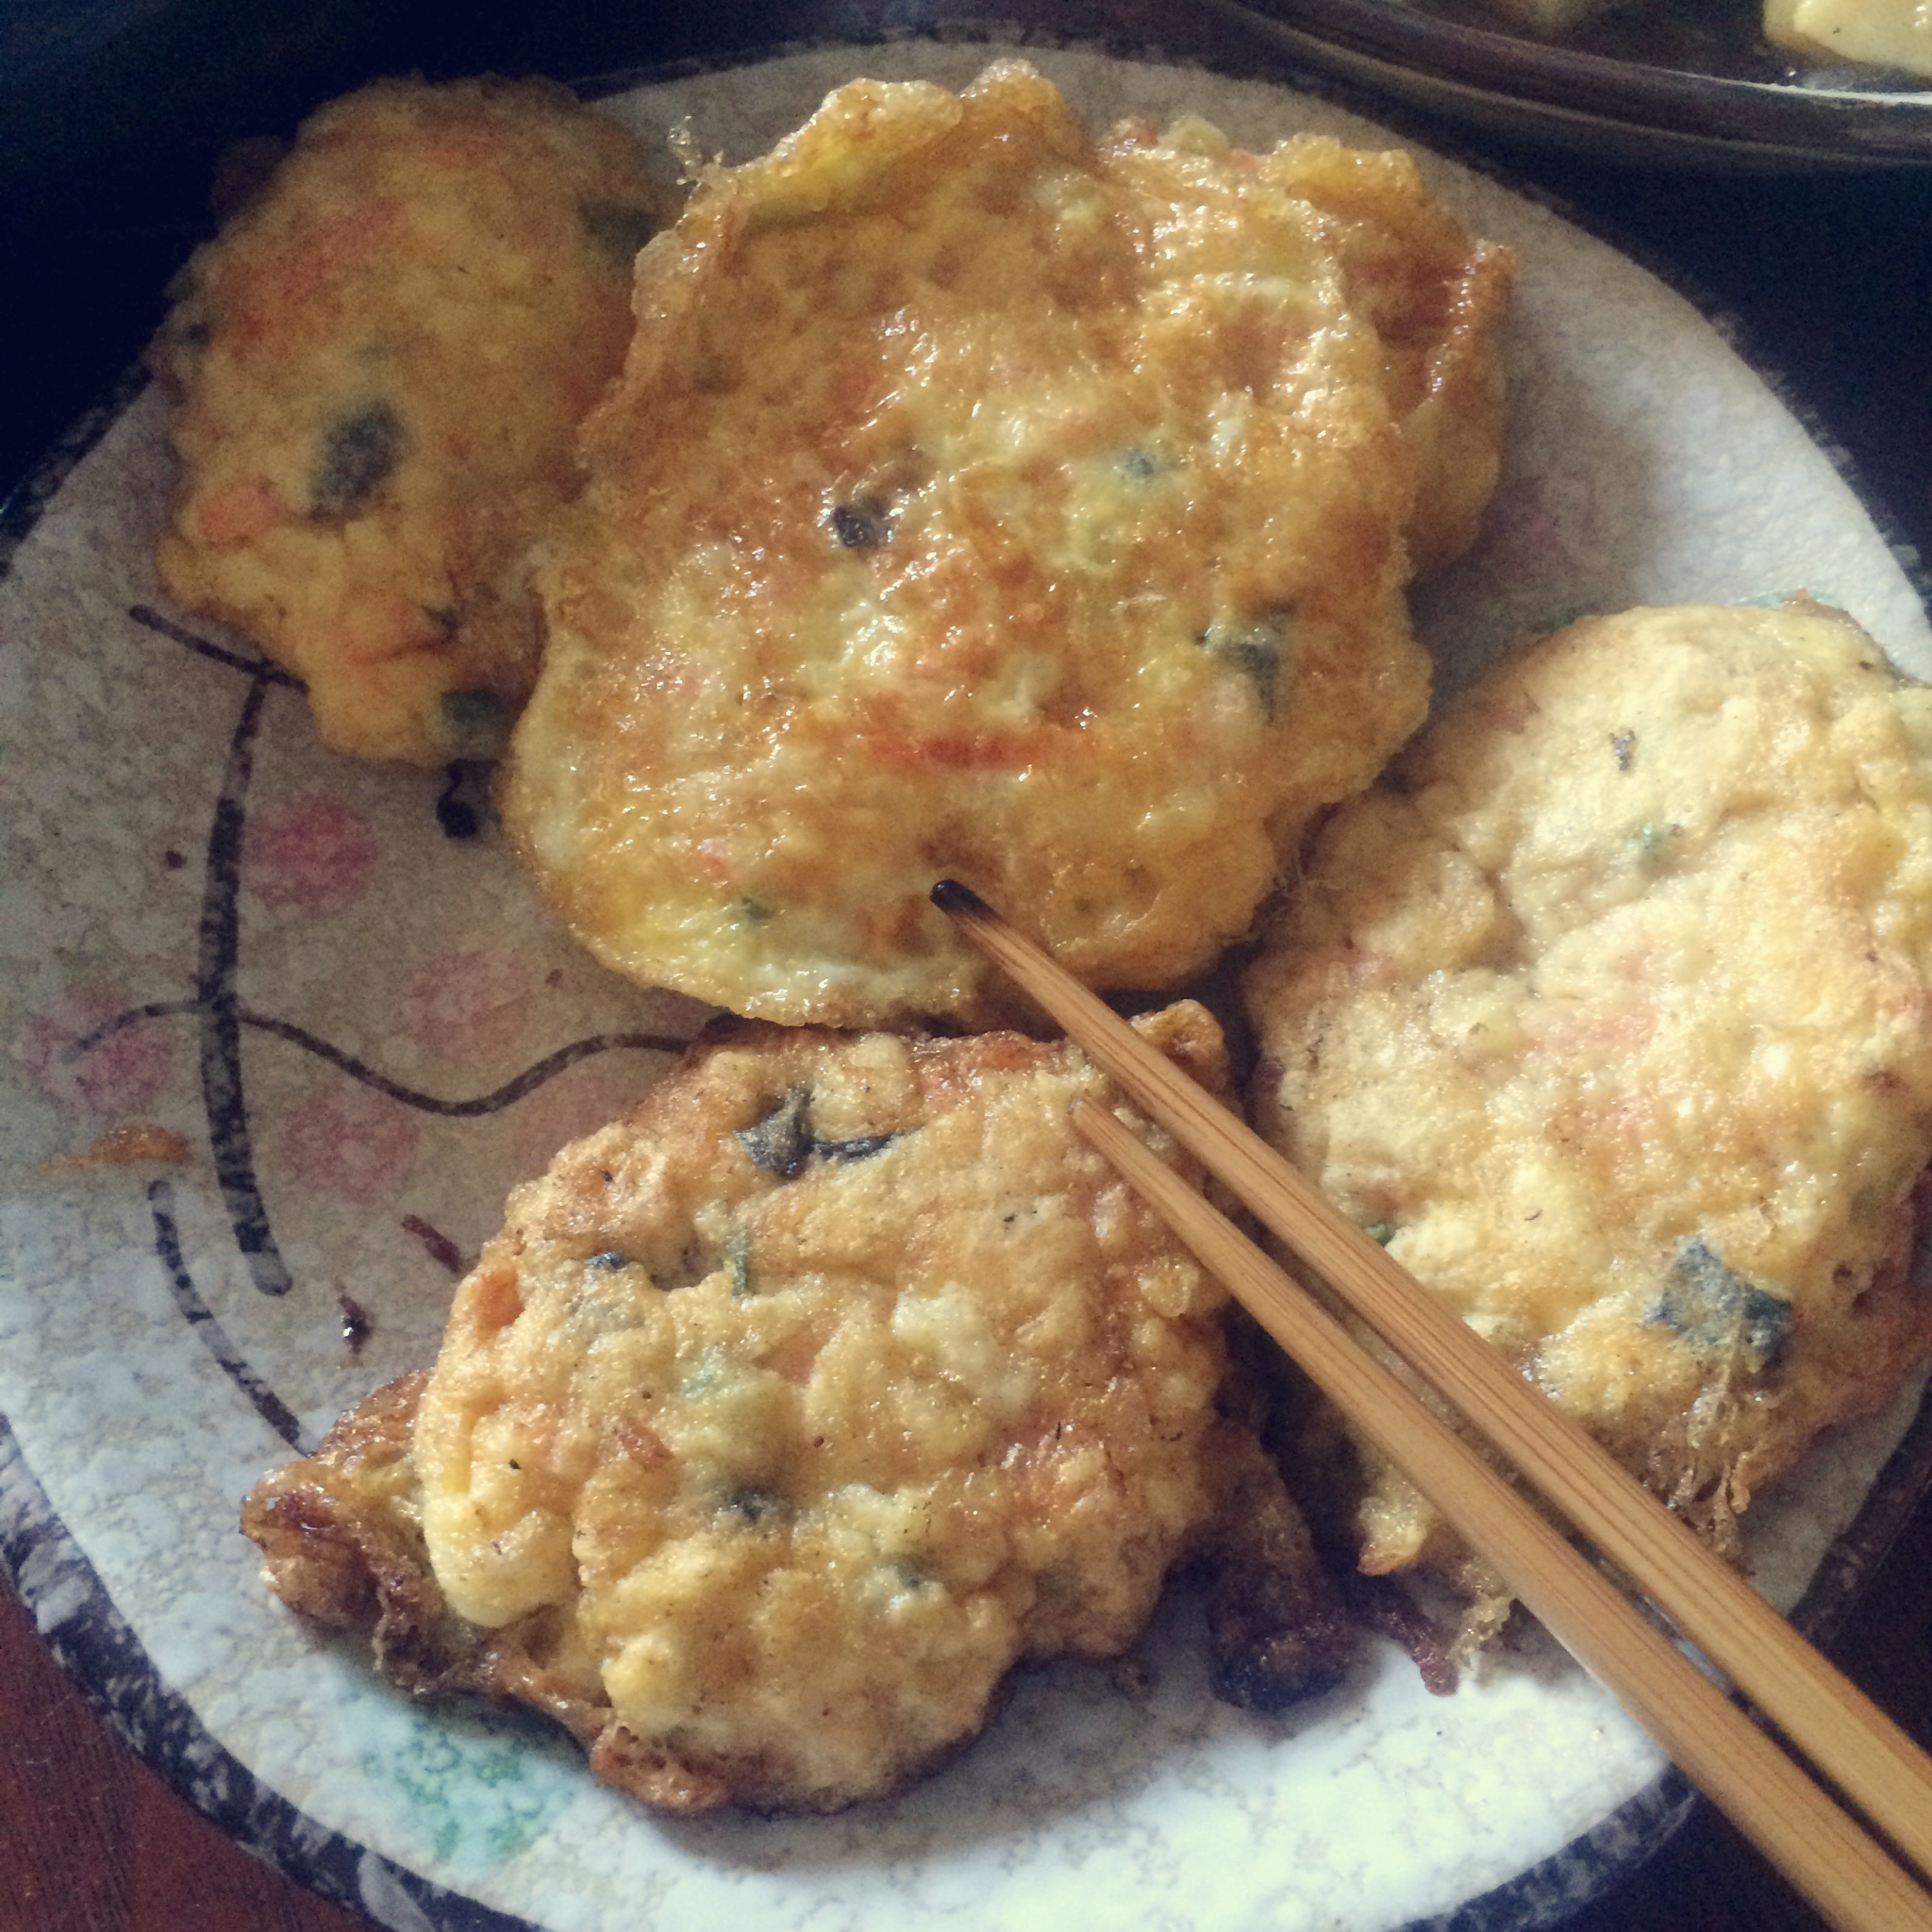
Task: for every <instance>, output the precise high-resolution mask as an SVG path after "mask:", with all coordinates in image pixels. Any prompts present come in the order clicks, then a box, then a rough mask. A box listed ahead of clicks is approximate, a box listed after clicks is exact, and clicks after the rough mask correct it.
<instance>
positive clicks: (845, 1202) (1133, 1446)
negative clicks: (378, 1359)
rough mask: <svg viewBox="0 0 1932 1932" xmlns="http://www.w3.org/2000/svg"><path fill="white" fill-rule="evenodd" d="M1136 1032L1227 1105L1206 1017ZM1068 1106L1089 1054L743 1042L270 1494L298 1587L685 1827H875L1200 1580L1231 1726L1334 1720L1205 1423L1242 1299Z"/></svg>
mask: <svg viewBox="0 0 1932 1932" xmlns="http://www.w3.org/2000/svg"><path fill="white" fill-rule="evenodd" d="M1142 1024H1143V1025H1144V1026H1145V1028H1146V1030H1147V1031H1148V1033H1149V1034H1150V1036H1151V1037H1152V1038H1153V1039H1154V1040H1155V1041H1156V1042H1157V1043H1158V1044H1159V1045H1161V1046H1162V1047H1163V1048H1164V1049H1165V1050H1167V1051H1168V1052H1169V1053H1171V1054H1172V1055H1173V1056H1174V1058H1177V1059H1178V1060H1179V1061H1180V1062H1181V1064H1183V1065H1184V1066H1187V1067H1188V1068H1190V1070H1191V1071H1193V1072H1195V1073H1197V1074H1198V1075H1199V1076H1200V1077H1202V1078H1203V1079H1204V1080H1206V1081H1208V1082H1209V1083H1210V1084H1213V1085H1216V1086H1220V1087H1224V1084H1225V1072H1224V1064H1223V1058H1222V1048H1221V1040H1220V1035H1219V1032H1218V1030H1217V1029H1216V1028H1215V1026H1214V1024H1213V1023H1212V1021H1211V1020H1209V1019H1208V1016H1207V1015H1206V1013H1205V1012H1203V1011H1202V1009H1200V1008H1197V1007H1192V1006H1190V1005H1183V1006H1179V1007H1174V1008H1169V1009H1168V1010H1167V1011H1166V1012H1165V1013H1163V1014H1160V1015H1158V1016H1156V1017H1154V1018H1153V1019H1151V1020H1149V1021H1147V1022H1144V1023H1142ZM1083 1095H1084V1096H1088V1097H1092V1098H1095V1099H1099V1100H1101V1101H1103V1102H1104V1103H1105V1102H1108V1101H1109V1100H1110V1098H1111V1091H1110V1090H1109V1089H1108V1086H1107V1083H1106V1082H1105V1081H1104V1080H1103V1078H1102V1077H1101V1076H1100V1075H1099V1074H1097V1073H1096V1072H1095V1071H1094V1070H1093V1069H1092V1068H1091V1066H1090V1065H1089V1063H1088V1062H1087V1061H1086V1060H1085V1059H1084V1058H1083V1057H1082V1056H1081V1055H1080V1054H1079V1053H1078V1052H1077V1051H1076V1050H1075V1049H1074V1048H1072V1047H1069V1046H1067V1045H1064V1044H1058V1045H1042V1044H1040V1043H1038V1042H1036V1041H1029V1040H1024V1039H1022V1038H1020V1037H1019V1036H1017V1035H1014V1034H989V1035H983V1036H979V1037H976V1038H974V1039H967V1040H927V1041H908V1040H906V1039H903V1038H901V1037H899V1036H897V1035H888V1034H874V1035H856V1036H855V1035H840V1034H831V1033H824V1032H819V1031H816V1030H808V1029H778V1028H773V1027H759V1026H745V1025H743V1024H741V1023H733V1024H732V1026H731V1027H730V1028H729V1029H727V1030H725V1031H724V1032H723V1033H721V1034H720V1035H719V1036H718V1037H716V1038H714V1039H712V1040H711V1041H709V1042H708V1043H701V1044H700V1045H699V1046H698V1047H697V1048H696V1049H694V1051H693V1052H692V1054H691V1056H690V1058H688V1059H687V1061H686V1062H685V1063H684V1064H683V1065H682V1067H681V1068H680V1069H679V1070H678V1071H677V1072H675V1073H674V1074H672V1075H671V1076H670V1077H669V1078H668V1079H667V1080H665V1081H664V1082H663V1083H662V1084H661V1085H659V1086H658V1087H657V1088H655V1089H654V1090H653V1091H652V1092H651V1093H650V1094H649V1096H648V1097H647V1098H646V1099H645V1100H644V1102H643V1103H642V1105H641V1107H640V1108H638V1109H637V1110H636V1112H635V1113H633V1114H632V1115H631V1116H630V1117H629V1118H628V1119H627V1120H625V1121H623V1122H620V1123H618V1124H614V1125H612V1126H610V1127H608V1128H606V1129H604V1130H602V1131H601V1132H599V1133H597V1134H593V1135H591V1137H589V1138H588V1139H586V1140H584V1141H578V1142H577V1143H576V1144H575V1145H574V1146H572V1147H570V1148H567V1149H566V1150H565V1151H564V1152H563V1153H562V1154H561V1155H560V1156H559V1157H558V1160H557V1161H556V1163H555V1164H554V1165H553V1167H552V1168H551V1170H550V1171H549V1173H548V1174H546V1175H545V1176H543V1177H542V1178H541V1180H538V1181H536V1182H533V1183H531V1184H530V1185H528V1186H527V1187H525V1188H524V1189H522V1190H520V1191H518V1192H517V1193H516V1194H515V1195H514V1196H513V1197H512V1198H511V1201H510V1205H509V1210H508V1224H507V1225H506V1227H505V1229H504V1231H503V1233H502V1234H501V1235H500V1236H498V1237H497V1238H496V1239H495V1240H494V1241H491V1243H490V1244H489V1245H488V1247H487V1248H486V1250H485V1252H484V1254H483V1256H482V1257H481V1260H480V1262H479V1263H478V1265H477V1267H476V1269H475V1272H474V1273H473V1274H471V1275H470V1276H469V1277H468V1278H467V1280H466V1281H465V1282H464V1283H463V1284H462V1286H461V1287H460V1288H459V1289H458V1293H457V1297H456V1302H455V1306H454V1307H453V1309H452V1312H451V1316H450V1321H449V1326H448V1331H447V1333H446V1335H445V1338H444V1341H443V1345H442V1351H441V1357H440V1358H439V1360H438V1362H437V1364H436V1367H435V1369H434V1371H433V1372H432V1373H431V1374H429V1375H428V1376H427V1378H426V1381H423V1380H420V1379H419V1380H417V1381H412V1382H409V1383H407V1384H404V1385H399V1386H396V1387H392V1388H391V1389H390V1390H387V1391H380V1392H379V1393H378V1394H377V1395H376V1396H375V1397H374V1398H372V1400H371V1402H370V1403H369V1404H366V1405H365V1406H364V1408H363V1409H362V1410H359V1411H358V1412H357V1414H356V1415H355V1416H352V1417H351V1418H349V1419H347V1420H346V1421H345V1422H344V1423H343V1424H340V1425H339V1427H338V1429H337V1431H336V1432H335V1433H334V1434H333V1435H332V1436H331V1438H330V1440H329V1441H328V1442H327V1443H326V1444H325V1446H324V1449H323V1451H322V1452H321V1453H320V1454H319V1455H318V1456H317V1457H312V1458H308V1459H307V1460H305V1461H303V1462H298V1463H296V1464H294V1465H291V1467H290V1468H289V1469H286V1470H283V1471H279V1472H277V1473H276V1474H274V1475H272V1476H270V1477H269V1478H267V1479H266V1480H265V1481H264V1482H263V1484H261V1485H260V1486H259V1488H258V1490H257V1491H256V1493H255V1495H254V1496H253V1497H252V1498H251V1499H250V1502H249V1506H248V1516H247V1519H246V1526H247V1527H248V1530H249V1533H250V1534H251V1535H253V1536H255V1537H256V1538H257V1540H258V1541H259V1542H260V1543H261V1545H262V1547H263V1550H264V1552H265V1554H266V1556H267V1558H268V1567H269V1574H270V1578H271V1581H272V1582H273V1583H274V1586H275V1588H276V1589H277V1590H278V1591H281V1593H282V1594H283V1595H284V1596H285V1597H286V1598H287V1599H288V1600H289V1601H290V1602H291V1603H293V1604H295V1605H297V1606H298V1607H302V1608H304V1609H305V1610H308V1611H309V1612H310V1613H312V1614H315V1615H318V1616H321V1617H323V1618H324V1619H325V1620H326V1621H329V1622H332V1623H339V1624H349V1625H352V1626H354V1627H358V1628H366V1629H369V1630H370V1631H371V1632H372V1634H373V1636H374V1638H375V1648H376V1654H377V1657H378V1659H379V1661H380V1662H381V1663H382V1665H383V1667H384V1668H385V1669H386V1670H387V1671H389V1672H390V1674H391V1675H393V1676H395V1677H396V1678H397V1679H398V1680H400V1681H401V1682H403V1683H404V1684H406V1685H407V1686H408V1687H409V1688H412V1689H416V1690H424V1691H426V1690H431V1689H438V1688H445V1687H453V1686H454V1687H466V1688H473V1689H480V1690H484V1691H490V1692H492V1693H494V1694H497V1695H501V1696H510V1697H516V1698H521V1699H524V1700H525V1701H527V1702H529V1703H532V1704H534V1705H535V1706H537V1707H539V1708H540V1709H542V1710H545V1711H547V1712H548V1713H549V1714H550V1715H552V1716H553V1717H556V1718H558V1720H559V1721H561V1722H562V1723H564V1724H567V1725H568V1726H569V1727H570V1728H571V1729H572V1730H573V1731H574V1732H575V1734H576V1735H577V1736H578V1737H579V1738H580V1739H581V1740H583V1742H584V1743H585V1744H586V1746H587V1747H588V1748H589V1750H590V1753H591V1764H592V1766H593V1768H594V1769H595V1770H596V1771H597V1772H598V1773H599V1774H601V1775H603V1776H605V1777H607V1778H608V1779H610V1780H612V1781H613V1782H614V1783H617V1784H619V1785H622V1786H624V1787H625V1788H626V1789H627V1790H631V1791H633V1792H635V1793H636V1794H637V1795H638V1796H640V1797H641V1798H642V1799H643V1800H644V1801H645V1802H646V1803H648V1804H650V1805H653V1806H656V1807H660V1808H665V1809H670V1810H694V1809H703V1808H706V1807H711V1806H716V1805H720V1804H724V1803H727V1802H735V1803H739V1804H744V1805H751V1806H756V1807H768V1808H796V1809H808V1810H819V1809H828V1808H831V1807H835V1806H840V1805H843V1804H847V1803H850V1802H851V1801H853V1800H855V1799H858V1798H863V1797H868V1796H873V1795H876V1794H878V1793H880V1792H883V1791H885V1790H890V1789H891V1788H892V1787H893V1786H894V1785H896V1784H898V1783H899V1782H901V1781H902V1780H903V1779H905V1778H906V1777H908V1776H909V1775H910V1774H913V1773H915V1772H917V1771H919V1770H921V1769H924V1768H925V1767H926V1766H928V1765H930V1764H931V1763H932V1762H934V1761H935V1759H936V1758H938V1757H940V1756H941V1755H942V1754H944V1753H946V1752H947V1751H949V1750H951V1749H952V1748H954V1747H955V1746H957V1745H958V1744H959V1743H960V1742H961V1741H962V1740H965V1739H967V1738H969V1737H970V1736H972V1735H973V1734H974V1732H975V1731H976V1730H977V1729H978V1728H979V1727H980V1725H981V1724H983V1723H984V1721H985V1719H986V1716H987V1713H988V1710H989V1707H990V1705H991V1701H992V1699H993V1696H994V1694H995V1692H996V1691H997V1689H998V1686H999V1684H1000V1681H1001V1679H1002V1678H1003V1677H1004V1676H1005V1675H1006V1674H1007V1672H1008V1670H1009V1669H1010V1668H1011V1666H1012V1665H1014V1664H1015V1663H1016V1662H1019V1661H1021V1660H1023V1659H1026V1658H1041V1657H1067V1656H1072V1657H1106V1656H1109V1655H1112V1654H1114V1653H1117V1652H1119V1651H1121V1650H1123V1649H1124V1648H1125V1647H1126V1645H1128V1644H1129V1643H1130V1642H1131V1641H1133V1639H1134V1637H1135V1636H1136V1635H1137V1633H1138V1632H1139V1631H1140V1629H1141V1625H1142V1624H1143V1623H1144V1621H1145V1619H1146V1617H1147V1615H1148V1613H1149V1611H1150V1610H1151V1609H1152V1607H1153V1606H1154V1603H1155V1601H1156V1598H1157V1596H1158V1592H1159V1591H1160V1589H1161V1586H1162V1583H1163V1580H1164V1579H1165V1577H1166V1575H1167V1574H1168V1572H1169V1571H1170V1569H1171V1568H1172V1567H1173V1566H1174V1563H1175V1562H1176V1561H1177V1560H1178V1559H1180V1558H1181V1557H1187V1556H1193V1555H1206V1556H1208V1557H1210V1558H1212V1557H1214V1555H1215V1552H1216V1550H1217V1549H1218V1550H1220V1551H1222V1552H1224V1557H1225V1560H1224V1562H1223V1564H1222V1568H1223V1573H1224V1574H1222V1575H1221V1576H1220V1577H1219V1578H1218V1579H1217V1581H1216V1583H1215V1585H1214V1591H1215V1594H1214V1596H1213V1597H1212V1598H1211V1599H1210V1606H1209V1608H1210V1616H1211V1617H1213V1618H1214V1619H1215V1621H1216V1624H1217V1626H1218V1628H1219V1630H1220V1634H1221V1639H1222V1646H1221V1647H1222V1660H1221V1671H1220V1677H1221V1682H1222V1684H1223V1687H1224V1690H1226V1691H1228V1692H1229V1693H1230V1694H1232V1695H1234V1696H1236V1697H1237V1698H1238V1699H1239V1700H1240V1701H1242V1702H1246V1703H1250V1704H1259V1705H1265V1706H1275V1705H1279V1704H1281V1703H1284V1702H1287V1701H1289V1700H1290V1699H1291V1698H1292V1697H1294V1696H1295V1695H1297V1694H1300V1693H1302V1692H1305V1691H1309V1690H1312V1689H1316V1688H1320V1687H1323V1686H1325V1685H1326V1684H1329V1683H1332V1682H1333V1681H1334V1680H1335V1677H1336V1676H1337V1674H1339V1671H1340V1669H1341V1662H1342V1660H1343V1659H1344V1658H1345V1657H1346V1655H1347V1650H1348V1646H1349V1639H1348V1634H1347V1630H1346V1626H1345V1624H1342V1623H1341V1620H1340V1619H1339V1617H1337V1616H1336V1615H1335V1614H1334V1612H1333V1611H1332V1610H1331V1609H1330V1608H1328V1607H1327V1600H1326V1597H1325V1594H1324V1590H1323V1587H1322V1585H1321V1583H1320V1579H1319V1573H1318V1572H1317V1570H1316V1568H1315V1565H1314V1562H1313V1557H1312V1550H1311V1547H1310V1544H1309V1541H1308V1537H1307V1531H1306V1529H1305V1527H1304V1526H1303V1524H1302V1523H1301V1520H1300V1518H1299V1516H1298V1515H1297V1514H1296V1512H1295V1510H1294V1507H1293V1505H1292V1504H1291V1502H1290V1500H1289V1498H1288V1495H1287V1492H1286V1491H1284V1489H1283V1488H1282V1484H1281V1479H1280V1476H1279V1475H1278V1474H1277V1473H1276V1472H1275V1470H1274V1465H1273V1464H1272V1463H1270V1462H1269V1461H1268V1460H1267V1459H1266V1457H1264V1456H1263V1454H1262V1452H1261V1451H1260V1448H1259V1446H1258V1443H1257V1439H1256V1437H1255V1435H1254V1434H1253V1433H1252V1432H1251V1430H1250V1429H1249V1428H1248V1427H1247V1426H1246V1425H1245V1424H1237V1423H1236V1422H1235V1421H1234V1420H1232V1419H1231V1418H1230V1417H1227V1416H1224V1415H1222V1414H1221V1413H1219V1412H1218V1411H1217V1399H1218V1397H1219V1396H1220V1395H1221V1393H1222V1391H1223V1384H1224V1377H1225V1375H1226V1373H1227V1365H1228V1357H1227V1353H1226V1347H1225V1341H1224V1335H1223V1330H1222V1316H1223V1311H1224V1296H1223V1293H1222V1291H1221V1290H1220V1289H1219V1288H1218V1287H1217V1286H1216V1285H1215V1284H1214V1283H1213V1282H1211V1281H1210V1280H1209V1279H1208V1278H1207V1277H1206V1276H1205V1275H1204V1274H1202V1272H1201V1271H1200V1269H1199V1268H1198V1267H1197V1266H1196V1264H1195V1263H1194V1262H1193V1260H1192V1259H1191V1257H1189V1256H1188V1254H1187V1253H1186V1251H1185V1250H1184V1249H1182V1248H1181V1247H1180V1246H1179V1244H1178V1243H1177V1242H1176V1241H1174V1238H1173V1237H1172V1236H1171V1235H1170V1234H1169V1233H1168V1232H1167V1230H1166V1228H1165V1227H1164V1226H1163V1224H1161V1223H1160V1222H1159V1221H1158V1218H1157V1217H1156V1216H1154V1214H1153V1213H1152V1212H1151V1211H1150V1210H1149V1209H1147V1208H1145V1207H1143V1206H1142V1205H1141V1203H1140V1202H1139V1201H1138V1200H1137V1199H1136V1198H1135V1197H1134V1196H1133V1195H1132V1194H1131V1193H1130V1192H1129V1191H1128V1190H1127V1189H1126V1187H1125V1186H1124V1183H1122V1182H1121V1181H1120V1180H1119V1178H1118V1177H1117V1176H1116V1175H1115V1174H1113V1173H1112V1171H1111V1170H1110V1169H1109V1168H1108V1166H1107V1165H1106V1163H1105V1162H1104V1161H1103V1160H1101V1159H1100V1158H1099V1157H1098V1156H1097V1155H1096V1154H1094V1153H1093V1151H1092V1150H1091V1148H1089V1147H1088V1146H1087V1144H1086V1143H1085V1141H1082V1140H1080V1138H1079V1137H1078V1136H1077V1135H1076V1134H1074V1132H1073V1130H1072V1128H1071V1126H1070V1124H1069V1123H1068V1119H1067V1114H1068V1109H1069V1108H1070V1107H1071V1106H1072V1104H1073V1103H1074V1100H1075V1099H1076V1098H1078V1097H1080V1096H1083ZM1154 1139H1155V1144H1157V1145H1158V1146H1159V1147H1160V1148H1161V1150H1162V1152H1163V1153H1164V1154H1165V1155H1166V1156H1167V1157H1168V1158H1178V1157H1177V1156H1176V1155H1175V1154H1174V1150H1173V1149H1172V1147H1171V1146H1170V1145H1168V1143H1166V1142H1165V1141H1161V1140H1160V1139H1159V1138H1158V1137H1154ZM411 1417H413V1421H411Z"/></svg>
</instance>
